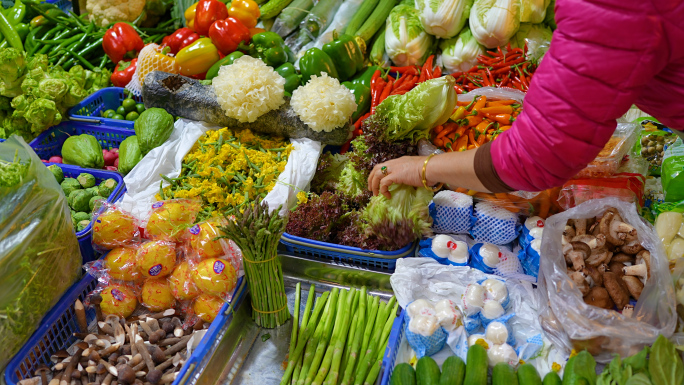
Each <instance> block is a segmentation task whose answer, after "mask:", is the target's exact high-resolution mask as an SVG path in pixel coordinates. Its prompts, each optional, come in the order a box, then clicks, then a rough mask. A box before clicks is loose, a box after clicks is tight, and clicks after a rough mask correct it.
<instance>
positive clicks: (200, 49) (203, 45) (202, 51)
mask: <svg viewBox="0 0 684 385" xmlns="http://www.w3.org/2000/svg"><path fill="white" fill-rule="evenodd" d="M219 59H220V56H219V53H218V49H217V48H216V46H215V45H214V44H212V42H211V39H209V38H208V37H203V38H200V39H197V41H195V42H194V43H192V44H190V45H189V46H187V47H185V48H183V49H182V50H180V51H178V55H176V63H177V64H178V66H179V67H180V73H181V75H185V76H192V75H199V74H201V73H204V72H207V70H209V68H211V66H213V65H214V63H216V62H217V61H219Z"/></svg>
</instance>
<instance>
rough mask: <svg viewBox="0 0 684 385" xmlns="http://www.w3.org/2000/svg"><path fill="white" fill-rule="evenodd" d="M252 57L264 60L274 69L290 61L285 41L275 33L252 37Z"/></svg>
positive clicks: (263, 33) (259, 34)
mask: <svg viewBox="0 0 684 385" xmlns="http://www.w3.org/2000/svg"><path fill="white" fill-rule="evenodd" d="M250 56H254V57H256V58H259V59H261V60H263V62H264V63H266V65H269V66H271V67H273V68H277V67H278V66H280V65H281V64H283V63H285V62H287V61H288V60H290V52H288V47H287V46H286V45H285V41H283V38H282V37H280V35H278V34H277V33H275V32H260V33H257V34H256V35H254V36H252V44H251V49H250Z"/></svg>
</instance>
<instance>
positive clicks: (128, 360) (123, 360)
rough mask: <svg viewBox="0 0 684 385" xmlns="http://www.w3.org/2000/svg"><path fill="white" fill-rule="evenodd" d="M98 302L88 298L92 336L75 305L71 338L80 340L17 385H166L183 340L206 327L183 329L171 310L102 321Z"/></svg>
mask: <svg viewBox="0 0 684 385" xmlns="http://www.w3.org/2000/svg"><path fill="white" fill-rule="evenodd" d="M98 297H99V295H94V296H93V298H91V304H92V305H93V306H94V307H95V310H96V317H97V325H96V327H97V331H96V332H93V333H91V332H89V331H88V324H87V321H86V313H85V308H84V306H83V304H82V303H81V301H78V300H77V301H76V303H75V304H74V311H75V313H76V320H77V323H78V327H79V329H80V331H81V332H80V333H74V336H75V337H77V338H78V339H79V340H81V341H80V342H78V343H76V344H74V345H73V346H72V347H70V348H69V349H67V350H60V351H58V352H56V353H55V354H53V355H52V356H51V357H50V359H51V361H52V363H53V366H51V367H50V366H48V365H40V366H39V367H37V368H36V370H35V373H34V375H35V377H33V378H29V379H26V380H23V381H21V384H22V385H38V384H41V385H118V384H122V385H131V384H140V385H144V384H151V385H157V384H169V383H172V382H173V381H174V380H175V379H176V377H177V376H178V372H179V371H180V369H181V367H182V366H183V364H184V363H185V361H186V360H187V358H188V357H187V345H188V341H190V339H191V338H192V337H193V335H194V333H195V332H197V331H199V330H202V329H204V328H205V327H207V326H208V324H204V323H203V322H202V321H199V322H197V323H196V324H195V325H194V326H193V327H189V328H186V329H184V328H183V325H182V323H181V320H180V319H179V318H178V317H177V316H176V311H175V310H174V309H168V310H165V311H163V312H159V313H154V314H145V315H140V316H137V317H132V318H129V319H123V318H120V317H118V316H116V315H107V316H105V315H104V314H102V311H101V309H100V307H99V303H100V301H98ZM100 298H101V297H100Z"/></svg>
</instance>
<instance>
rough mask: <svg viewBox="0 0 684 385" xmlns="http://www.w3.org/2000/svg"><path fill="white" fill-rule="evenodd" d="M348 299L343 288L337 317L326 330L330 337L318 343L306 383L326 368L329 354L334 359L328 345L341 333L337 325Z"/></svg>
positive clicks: (305, 384)
mask: <svg viewBox="0 0 684 385" xmlns="http://www.w3.org/2000/svg"><path fill="white" fill-rule="evenodd" d="M346 299H347V291H346V290H341V291H340V298H339V299H338V300H337V304H338V305H337V311H336V314H335V318H334V319H332V320H331V321H332V322H331V323H330V324H329V325H328V326H327V327H326V330H329V334H328V338H326V339H324V340H323V341H322V342H320V343H319V344H318V347H316V355H315V356H314V359H313V362H312V363H311V367H310V368H309V373H308V374H307V376H306V381H305V382H304V385H309V384H313V383H314V380H316V379H318V376H317V373H320V371H321V370H324V368H325V365H326V362H325V359H326V358H327V356H330V358H329V359H328V360H330V359H332V355H331V354H332V353H330V355H329V354H328V346H329V345H331V343H332V342H333V341H332V340H333V339H334V338H336V337H337V334H339V328H338V327H336V326H335V325H339V324H340V323H341V320H340V319H341V317H342V313H344V306H345V301H346ZM335 331H337V333H335ZM328 364H329V363H328ZM326 373H327V369H326ZM324 378H325V377H324ZM321 382H322V380H321ZM319 384H320V382H319Z"/></svg>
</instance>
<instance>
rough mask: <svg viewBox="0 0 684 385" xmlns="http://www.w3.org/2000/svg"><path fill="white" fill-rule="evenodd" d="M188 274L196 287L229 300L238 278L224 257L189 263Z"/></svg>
mask: <svg viewBox="0 0 684 385" xmlns="http://www.w3.org/2000/svg"><path fill="white" fill-rule="evenodd" d="M190 267H191V271H190V275H191V277H192V281H193V282H194V283H195V285H196V286H197V288H198V289H199V290H200V291H201V292H203V293H205V294H209V295H213V296H218V297H221V298H225V299H226V300H230V299H231V298H230V296H231V294H232V292H233V290H234V289H235V285H236V283H237V279H238V271H237V270H236V269H235V267H234V266H233V265H232V264H231V263H230V262H229V261H226V260H224V259H219V258H207V259H204V260H202V261H200V262H199V263H197V264H196V265H193V264H192V262H191V264H190Z"/></svg>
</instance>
